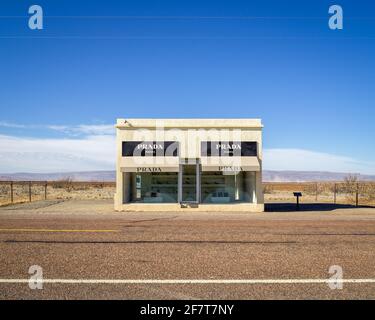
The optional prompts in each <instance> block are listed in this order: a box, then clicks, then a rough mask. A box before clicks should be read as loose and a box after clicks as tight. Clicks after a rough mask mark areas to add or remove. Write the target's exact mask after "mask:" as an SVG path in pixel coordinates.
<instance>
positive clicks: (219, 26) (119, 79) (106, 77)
mask: <svg viewBox="0 0 375 320" xmlns="http://www.w3.org/2000/svg"><path fill="white" fill-rule="evenodd" d="M32 4H39V5H41V6H42V8H43V11H44V29H43V30H30V29H29V28H28V16H29V15H28V8H29V6H30V5H32ZM332 4H339V5H341V6H342V8H343V11H344V29H343V30H330V29H329V28H328V18H329V14H328V8H329V6H330V5H332ZM0 10H1V13H0V16H1V17H0V70H1V78H0V81H1V82H0V172H16V171H18V172H19V171H23V172H24V171H29V172H46V171H70V170H85V169H87V170H98V169H103V170H107V169H112V168H114V137H113V132H114V131H113V129H112V124H114V123H115V119H116V118H119V117H120V118H261V119H262V120H263V123H264V125H265V129H264V148H265V159H264V164H265V168H266V169H277V170H280V169H282V170H287V169H289V170H320V171H324V170H327V171H343V172H361V173H373V174H375V148H374V140H375V126H374V124H373V123H374V116H375V106H374V102H375V72H374V70H375V59H374V57H375V4H374V3H373V1H363V0H359V1H345V0H338V1H334V2H333V1H319V0H308V1H279V0H274V1H260V0H257V1H229V0H228V1H204V0H202V1H185V0H181V1H139V0H138V1H121V2H120V1H110V0H106V1H67V0H54V1H12V0H3V1H2V2H1V4H0Z"/></svg>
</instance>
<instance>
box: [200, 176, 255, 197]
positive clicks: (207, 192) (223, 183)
mask: <svg viewBox="0 0 375 320" xmlns="http://www.w3.org/2000/svg"><path fill="white" fill-rule="evenodd" d="M201 197H202V203H235V202H250V203H254V202H255V172H243V171H242V172H237V173H223V172H221V171H205V172H202V175H201Z"/></svg>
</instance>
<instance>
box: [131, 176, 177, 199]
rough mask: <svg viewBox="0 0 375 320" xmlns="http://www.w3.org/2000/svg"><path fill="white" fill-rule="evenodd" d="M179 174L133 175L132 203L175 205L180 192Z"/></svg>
mask: <svg viewBox="0 0 375 320" xmlns="http://www.w3.org/2000/svg"><path fill="white" fill-rule="evenodd" d="M177 181H178V173H177V172H145V173H132V174H131V192H130V201H131V202H141V203H175V202H177V190H178V183H177Z"/></svg>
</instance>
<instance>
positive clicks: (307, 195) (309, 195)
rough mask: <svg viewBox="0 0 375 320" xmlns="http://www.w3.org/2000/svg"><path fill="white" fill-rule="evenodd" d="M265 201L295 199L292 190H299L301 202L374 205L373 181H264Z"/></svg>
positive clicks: (374, 184)
mask: <svg viewBox="0 0 375 320" xmlns="http://www.w3.org/2000/svg"><path fill="white" fill-rule="evenodd" d="M263 191H264V196H265V200H266V201H270V202H291V201H295V197H294V195H293V193H294V192H301V193H302V197H301V199H300V200H301V202H302V203H332V204H349V205H355V206H360V205H375V182H359V181H344V182H304V183H301V182H280V183H264V184H263Z"/></svg>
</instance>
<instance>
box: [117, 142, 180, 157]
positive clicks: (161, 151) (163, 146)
mask: <svg viewBox="0 0 375 320" xmlns="http://www.w3.org/2000/svg"><path fill="white" fill-rule="evenodd" d="M178 146H179V144H178V142H177V141H123V142H122V156H123V157H177V156H178Z"/></svg>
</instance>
